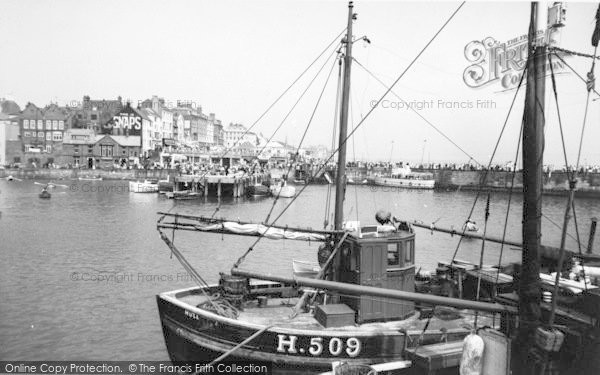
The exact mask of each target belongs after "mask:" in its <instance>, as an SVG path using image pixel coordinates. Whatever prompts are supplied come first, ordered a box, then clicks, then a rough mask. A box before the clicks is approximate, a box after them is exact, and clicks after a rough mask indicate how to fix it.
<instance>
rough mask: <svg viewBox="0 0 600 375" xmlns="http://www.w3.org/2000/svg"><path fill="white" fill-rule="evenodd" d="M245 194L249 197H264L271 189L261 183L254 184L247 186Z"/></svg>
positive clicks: (269, 193)
mask: <svg viewBox="0 0 600 375" xmlns="http://www.w3.org/2000/svg"><path fill="white" fill-rule="evenodd" d="M246 195H247V196H249V197H265V196H268V195H271V191H270V190H269V188H268V187H267V186H265V185H263V184H255V185H250V186H248V188H247V189H246Z"/></svg>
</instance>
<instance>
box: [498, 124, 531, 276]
mask: <svg viewBox="0 0 600 375" xmlns="http://www.w3.org/2000/svg"><path fill="white" fill-rule="evenodd" d="M524 125H525V116H523V121H522V122H521V130H520V131H519V138H518V139H517V151H516V152H515V161H514V163H513V173H512V178H511V181H510V191H509V193H508V203H507V207H506V216H505V217H504V229H503V230H502V242H501V243H500V255H499V257H498V273H496V284H498V279H499V278H500V267H501V266H502V255H503V254H504V241H505V240H506V231H507V229H508V217H509V214H510V205H511V203H512V196H513V190H514V188H513V187H514V186H515V176H516V175H517V162H518V160H519V151H521V138H522V137H523V127H524Z"/></svg>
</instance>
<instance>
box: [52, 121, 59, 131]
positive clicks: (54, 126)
mask: <svg viewBox="0 0 600 375" xmlns="http://www.w3.org/2000/svg"><path fill="white" fill-rule="evenodd" d="M52 130H58V121H56V120H54V121H52Z"/></svg>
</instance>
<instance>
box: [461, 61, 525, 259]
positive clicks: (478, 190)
mask: <svg viewBox="0 0 600 375" xmlns="http://www.w3.org/2000/svg"><path fill="white" fill-rule="evenodd" d="M529 58H530V57H529V56H528V57H527V61H529ZM525 67H526V68H525V69H524V70H523V74H522V75H521V78H520V79H519V85H518V86H517V90H516V91H515V95H514V96H513V99H512V102H511V103H510V107H509V108H508V113H507V114H506V118H505V119H504V124H503V125H502V129H501V130H500V134H499V135H498V140H497V141H496V145H495V146H494V151H493V152H492V155H491V156H490V161H489V163H488V165H487V168H486V169H485V172H484V174H483V176H482V178H481V180H480V182H479V188H478V189H477V194H476V195H475V201H474V202H473V206H472V207H471V211H470V212H469V216H468V217H467V221H469V220H471V216H472V215H473V211H474V210H475V206H476V205H477V200H478V199H479V196H480V194H481V191H482V190H483V185H484V184H485V181H486V180H487V176H488V174H489V171H490V168H491V166H492V162H493V160H494V156H495V155H496V151H497V150H498V146H499V145H500V140H501V139H502V135H503V134H504V130H505V129H506V125H507V124H508V119H509V118H510V114H511V112H512V109H513V107H514V105H515V101H516V99H517V95H518V94H519V90H520V89H521V86H522V85H523V78H524V77H525V74H526V72H527V62H526V65H525ZM466 230H467V226H466V225H464V226H463V230H462V235H461V236H460V237H459V239H458V244H457V245H456V250H454V254H453V255H452V262H454V260H455V259H456V254H458V249H459V248H460V244H461V242H462V240H463V235H464V234H465V232H466Z"/></svg>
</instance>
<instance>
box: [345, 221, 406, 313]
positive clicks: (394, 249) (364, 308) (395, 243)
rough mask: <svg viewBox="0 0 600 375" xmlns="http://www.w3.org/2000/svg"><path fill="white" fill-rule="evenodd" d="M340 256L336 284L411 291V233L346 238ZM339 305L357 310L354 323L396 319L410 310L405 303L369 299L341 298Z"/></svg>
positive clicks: (361, 297) (379, 298)
mask: <svg viewBox="0 0 600 375" xmlns="http://www.w3.org/2000/svg"><path fill="white" fill-rule="evenodd" d="M341 250H342V251H341V254H340V263H339V266H340V267H339V268H340V272H339V273H338V274H337V277H336V279H337V281H341V282H345V283H352V284H357V285H364V286H369V287H375V288H386V289H394V290H402V291H410V292H413V291H414V281H415V279H414V274H415V267H414V234H413V233H408V232H406V233H403V232H401V233H394V234H393V235H387V236H383V237H370V238H354V237H348V239H347V240H346V243H345V244H344V245H343V247H342V249H341ZM340 302H342V303H345V304H347V305H348V306H350V307H352V308H353V309H354V310H355V311H357V322H358V323H361V322H367V321H385V320H390V319H399V318H402V317H404V316H406V315H408V314H409V313H412V311H413V310H414V304H413V303H412V302H409V301H399V300H392V299H385V298H381V297H371V296H365V295H363V296H342V297H340Z"/></svg>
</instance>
